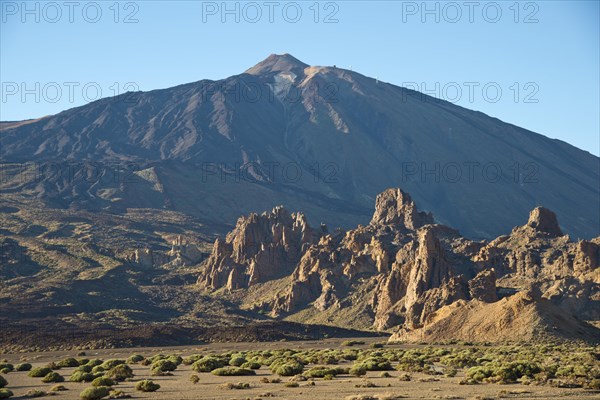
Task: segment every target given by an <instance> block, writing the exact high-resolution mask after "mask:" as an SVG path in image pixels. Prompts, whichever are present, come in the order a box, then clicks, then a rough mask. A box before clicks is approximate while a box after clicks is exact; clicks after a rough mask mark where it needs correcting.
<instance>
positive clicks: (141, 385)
mask: <svg viewBox="0 0 600 400" xmlns="http://www.w3.org/2000/svg"><path fill="white" fill-rule="evenodd" d="M135 389H136V390H139V391H140V392H156V391H157V390H158V389H160V385H159V384H157V383H154V382H152V381H151V380H148V379H145V380H143V381H139V382H138V383H136V384H135Z"/></svg>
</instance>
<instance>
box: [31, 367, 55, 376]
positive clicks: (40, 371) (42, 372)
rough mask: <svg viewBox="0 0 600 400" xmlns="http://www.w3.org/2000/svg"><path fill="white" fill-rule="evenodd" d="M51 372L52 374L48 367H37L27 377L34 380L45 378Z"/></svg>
mask: <svg viewBox="0 0 600 400" xmlns="http://www.w3.org/2000/svg"><path fill="white" fill-rule="evenodd" d="M50 372H52V370H51V369H50V368H48V367H37V368H34V369H32V370H31V371H29V373H28V374H27V375H28V376H30V377H32V378H43V377H45V376H46V375H48V374H49V373H50Z"/></svg>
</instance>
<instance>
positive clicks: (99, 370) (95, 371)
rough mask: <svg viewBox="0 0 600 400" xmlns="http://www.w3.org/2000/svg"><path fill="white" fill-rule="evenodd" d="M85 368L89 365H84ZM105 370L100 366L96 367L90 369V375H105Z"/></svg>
mask: <svg viewBox="0 0 600 400" xmlns="http://www.w3.org/2000/svg"><path fill="white" fill-rule="evenodd" d="M84 367H85V368H87V367H89V365H85V366H84ZM105 372H106V370H105V369H104V368H102V367H101V366H100V365H96V366H95V367H94V368H92V370H91V373H92V374H103V373H105Z"/></svg>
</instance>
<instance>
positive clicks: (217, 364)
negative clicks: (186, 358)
mask: <svg viewBox="0 0 600 400" xmlns="http://www.w3.org/2000/svg"><path fill="white" fill-rule="evenodd" d="M227 365H229V359H225V358H217V357H211V356H209V357H205V358H202V359H200V360H198V361H196V362H195V363H193V364H192V369H193V370H194V371H196V372H210V371H212V370H215V369H217V368H223V367H226V366H227Z"/></svg>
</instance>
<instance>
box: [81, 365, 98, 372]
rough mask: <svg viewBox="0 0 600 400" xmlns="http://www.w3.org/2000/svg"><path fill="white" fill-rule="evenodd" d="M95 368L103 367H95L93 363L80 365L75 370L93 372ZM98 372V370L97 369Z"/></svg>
mask: <svg viewBox="0 0 600 400" xmlns="http://www.w3.org/2000/svg"><path fill="white" fill-rule="evenodd" d="M94 368H102V367H93V368H92V366H91V365H80V366H79V367H77V369H76V370H75V371H81V372H93V370H94ZM96 372H98V371H96Z"/></svg>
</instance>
